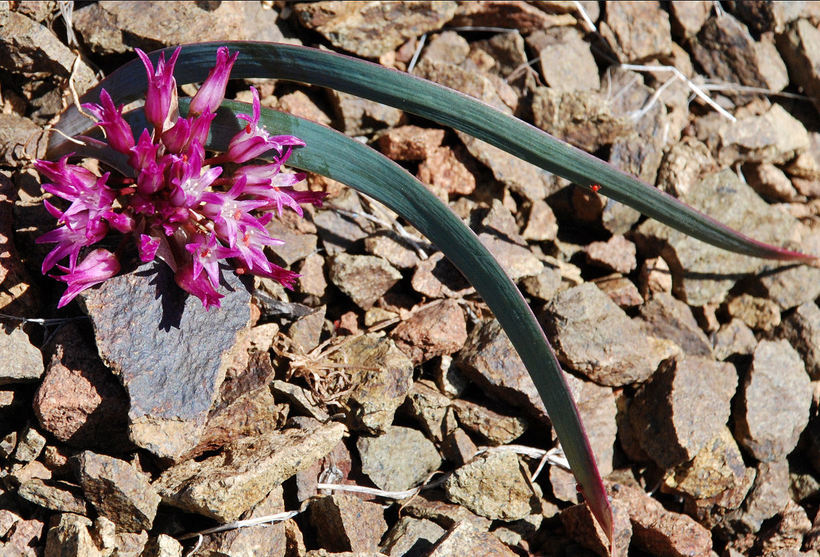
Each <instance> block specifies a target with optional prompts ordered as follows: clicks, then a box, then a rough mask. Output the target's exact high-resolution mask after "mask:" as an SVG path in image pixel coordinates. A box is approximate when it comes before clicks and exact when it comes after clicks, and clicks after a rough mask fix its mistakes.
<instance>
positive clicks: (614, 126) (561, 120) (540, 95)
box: [532, 87, 633, 152]
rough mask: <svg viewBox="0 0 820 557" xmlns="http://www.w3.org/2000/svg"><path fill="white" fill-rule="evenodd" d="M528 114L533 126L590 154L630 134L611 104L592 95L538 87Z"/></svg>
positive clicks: (630, 129) (628, 127)
mask: <svg viewBox="0 0 820 557" xmlns="http://www.w3.org/2000/svg"><path fill="white" fill-rule="evenodd" d="M532 113H533V122H534V123H535V125H536V126H538V127H539V128H541V129H542V130H544V131H546V132H548V133H551V134H553V135H555V136H557V137H559V138H560V139H563V140H564V141H567V142H568V143H571V144H573V145H575V146H576V147H578V148H580V149H583V150H585V151H590V152H594V151H597V150H598V149H599V148H601V147H602V146H604V145H609V144H612V143H613V142H614V141H615V140H616V139H617V138H618V137H620V136H627V135H629V133H630V132H631V131H632V130H633V126H632V124H631V123H630V122H629V121H628V120H627V119H625V118H622V117H618V116H615V115H614V114H613V111H612V104H611V102H610V101H609V100H607V99H606V97H605V96H604V95H602V94H600V93H597V92H594V91H569V92H561V91H555V90H553V89H551V88H549V87H539V88H537V89H536V90H535V93H534V94H533V98H532Z"/></svg>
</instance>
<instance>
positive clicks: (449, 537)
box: [428, 521, 516, 557]
mask: <svg viewBox="0 0 820 557" xmlns="http://www.w3.org/2000/svg"><path fill="white" fill-rule="evenodd" d="M428 555H429V557H448V556H450V555H483V556H485V557H514V556H515V555H516V553H515V552H513V550H511V549H510V548H509V547H507V546H506V545H504V544H503V543H501V542H500V541H499V540H498V538H497V537H495V536H494V535H492V534H490V533H489V532H485V531H481V530H479V529H477V528H476V527H475V526H473V525H472V524H470V523H469V522H467V521H465V522H459V523H458V524H456V525H455V526H453V527H452V528H451V529H450V530H449V531H448V532H447V533H446V534H445V535H444V536H442V538H441V539H440V540H439V542H438V543H437V544H436V546H435V548H433V551H431V552H430V553H429V554H428Z"/></svg>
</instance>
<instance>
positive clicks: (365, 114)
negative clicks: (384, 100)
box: [328, 89, 404, 136]
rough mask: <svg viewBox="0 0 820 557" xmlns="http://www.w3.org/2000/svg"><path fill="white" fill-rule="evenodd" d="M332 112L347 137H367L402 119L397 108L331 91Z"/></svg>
mask: <svg viewBox="0 0 820 557" xmlns="http://www.w3.org/2000/svg"><path fill="white" fill-rule="evenodd" d="M328 96H329V97H330V102H331V104H332V105H333V111H334V113H335V115H336V119H337V121H338V122H339V124H340V126H341V129H342V131H344V132H345V133H346V134H348V135H352V136H358V135H367V134H370V133H373V132H375V131H378V130H381V129H383V128H390V127H393V126H396V125H398V124H400V123H401V122H402V120H403V119H404V113H403V112H402V111H401V110H399V109H398V108H393V107H392V106H387V105H384V104H380V103H377V102H376V101H371V100H368V99H363V98H361V97H357V96H355V95H349V94H347V93H343V92H342V91H336V90H335V89H332V90H330V91H329V92H328Z"/></svg>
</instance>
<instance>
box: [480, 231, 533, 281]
mask: <svg viewBox="0 0 820 557" xmlns="http://www.w3.org/2000/svg"><path fill="white" fill-rule="evenodd" d="M478 239H479V240H480V241H481V243H482V244H484V247H485V248H487V251H489V252H490V254H492V256H493V258H495V260H496V261H498V264H499V265H501V268H502V269H504V271H506V273H507V276H509V277H510V278H511V279H512V280H518V279H520V278H524V277H530V276H534V275H537V274H538V273H540V272H541V270H542V269H543V268H544V264H543V263H541V261H539V260H538V258H537V257H536V256H535V255H534V254H533V253H532V252H531V251H530V250H529V249H528V248H525V247H522V246H520V245H518V244H514V243H512V242H507V241H506V240H502V239H501V238H499V237H498V236H496V235H494V234H489V233H487V232H482V233H480V234H479V235H478Z"/></svg>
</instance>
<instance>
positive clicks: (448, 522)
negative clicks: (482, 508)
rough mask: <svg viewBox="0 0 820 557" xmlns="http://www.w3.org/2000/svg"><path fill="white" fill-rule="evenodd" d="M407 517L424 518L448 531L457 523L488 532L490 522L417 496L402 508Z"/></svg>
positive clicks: (464, 509) (441, 502) (464, 511)
mask: <svg viewBox="0 0 820 557" xmlns="http://www.w3.org/2000/svg"><path fill="white" fill-rule="evenodd" d="M404 511H405V512H406V513H407V516H413V517H416V518H426V519H429V520H432V521H433V522H435V523H436V524H438V525H439V526H441V527H443V528H446V529H450V528H452V527H453V526H454V525H456V524H458V523H459V522H469V523H470V524H472V525H473V526H475V527H476V528H477V529H479V530H488V529H489V528H490V524H491V521H490V520H489V519H487V518H484V517H483V516H478V515H477V514H475V513H473V512H472V511H470V510H467V509H466V508H465V507H463V506H461V505H453V504H451V503H446V502H444V501H439V500H436V499H425V498H424V496H422V495H419V496H417V497H414V498H412V499H410V501H408V502H407V504H406V505H405V507H404Z"/></svg>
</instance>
